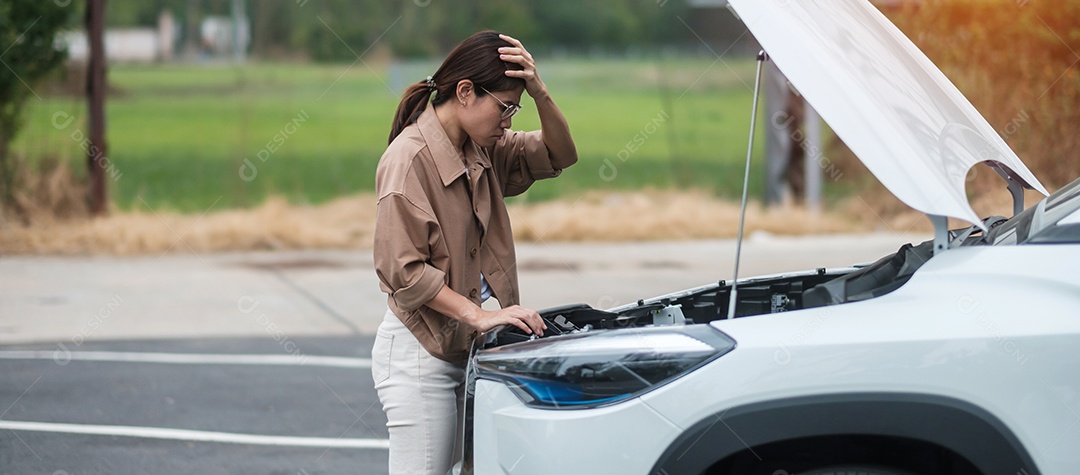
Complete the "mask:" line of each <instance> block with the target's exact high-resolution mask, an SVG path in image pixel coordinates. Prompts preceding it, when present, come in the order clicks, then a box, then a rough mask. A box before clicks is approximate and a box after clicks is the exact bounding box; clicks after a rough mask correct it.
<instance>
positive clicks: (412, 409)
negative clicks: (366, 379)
mask: <svg viewBox="0 0 1080 475" xmlns="http://www.w3.org/2000/svg"><path fill="white" fill-rule="evenodd" d="M371 376H372V378H373V379H374V380H375V390H376V391H377V392H378V394H379V400H380V401H381V402H382V405H383V411H385V412H386V419H387V422H386V427H387V428H388V429H389V430H390V475H405V474H408V475H419V474H430V475H444V474H446V473H447V472H448V471H449V470H450V468H451V467H452V466H453V465H454V464H455V463H457V462H458V459H459V458H460V454H461V424H462V422H461V416H462V414H460V412H461V410H460V408H461V407H463V406H462V401H463V397H464V389H465V368H464V366H463V365H455V364H452V363H448V362H446V361H443V360H440V359H438V358H436V357H434V356H431V354H430V353H428V352H427V350H425V349H424V347H423V346H421V345H420V342H419V341H417V340H416V337H415V336H413V334H412V332H410V331H409V329H408V328H406V327H405V325H404V324H403V323H401V320H400V319H398V318H397V316H396V315H394V313H393V312H392V311H390V310H387V311H386V315H385V316H384V317H383V322H382V324H380V325H379V330H378V332H377V333H376V335H375V346H374V347H373V348H372V350H371Z"/></svg>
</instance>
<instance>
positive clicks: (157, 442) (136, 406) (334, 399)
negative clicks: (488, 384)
mask: <svg viewBox="0 0 1080 475" xmlns="http://www.w3.org/2000/svg"><path fill="white" fill-rule="evenodd" d="M371 342H372V339H371V337H367V336H362V337H347V338H342V337H330V338H302V339H296V340H295V341H294V343H295V348H296V350H297V351H298V353H285V352H283V350H282V348H281V347H280V345H278V344H277V342H275V341H273V340H272V339H268V338H246V339H235V338H231V339H200V340H182V341H168V340H166V341H161V340H142V341H118V342H95V343H86V344H84V345H82V347H80V349H79V353H78V354H76V355H75V358H74V359H70V360H68V359H66V358H65V357H64V356H63V353H62V352H60V353H58V352H57V350H58V348H57V346H56V345H55V344H54V345H8V346H5V347H4V348H2V350H0V374H2V375H3V379H2V381H0V403H2V404H3V406H2V409H0V410H4V409H6V410H5V411H4V412H3V415H2V416H0V424H2V423H4V422H6V421H34V422H38V423H60V424H64V426H62V429H63V430H64V431H63V432H41V431H37V430H10V429H5V430H0V473H4V474H9V473H10V474H27V473H45V474H54V475H63V474H70V475H75V474H85V473H201V474H213V473H228V474H242V473H252V474H289V475H294V474H307V475H315V474H323V473H326V474H330V473H333V474H343V473H358V474H360V473H362V474H380V473H386V471H387V469H386V464H387V451H386V449H385V448H383V447H379V448H353V447H337V448H332V447H322V446H319V447H296V446H291V445H288V444H284V445H271V443H273V444H279V443H283V442H282V440H275V439H270V437H274V436H278V437H279V438H281V439H283V438H284V437H306V438H322V439H333V440H340V441H349V440H357V439H359V440H369V441H372V442H374V443H385V439H386V437H387V432H386V426H385V424H386V417H385V416H384V415H383V412H382V407H381V406H380V405H379V403H378V398H377V396H376V395H375V390H374V388H373V387H372V382H371V374H370V372H369V369H368V368H363V367H326V366H319V365H318V364H317V363H318V362H317V361H313V359H314V358H316V357H318V356H322V355H334V356H346V357H351V358H356V361H358V362H362V360H361V359H362V358H367V357H368V356H369V352H370V346H371ZM25 350H42V351H44V358H43V359H25V358H19V359H10V358H9V357H10V356H12V355H14V356H19V355H20V354H19V353H12V351H25ZM103 351H107V352H110V353H112V354H113V355H112V356H125V357H131V358H135V359H138V358H140V357H143V358H146V355H145V353H153V354H155V355H170V356H175V355H238V354H244V355H264V356H267V357H271V356H279V357H280V356H285V357H286V358H284V364H279V363H274V360H269V358H264V359H267V360H269V361H267V362H245V363H237V364H230V363H228V362H223V363H214V364H205V363H203V364H199V363H161V362H145V361H130V362H128V361H123V362H119V361H83V360H79V359H78V357H79V355H95V354H97V355H98V356H101V354H100V352H103ZM297 355H299V356H297ZM53 356H57V357H56V358H54V357H53ZM290 358H292V359H295V361H290ZM226 361H227V360H226ZM97 427H104V428H106V430H110V431H113V432H115V429H114V428H115V427H132V428H140V429H141V430H142V431H144V432H145V434H142V436H138V437H132V436H119V435H112V434H101V435H87V434H78V433H70V432H74V431H79V430H84V429H86V428H97ZM153 428H173V429H186V430H191V431H197V432H196V434H202V433H207V432H210V433H224V434H258V435H260V436H270V437H267V439H268V440H266V443H258V444H249V443H243V444H242V443H229V442H226V443H219V442H199V441H196V440H192V439H195V438H197V437H185V436H184V434H180V436H179V437H178V438H179V440H171V439H159V438H156V437H154V436H152V435H150V432H149V429H153ZM283 440H284V439H283ZM285 442H287V440H286V441H285Z"/></svg>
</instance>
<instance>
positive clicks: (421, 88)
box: [387, 30, 525, 143]
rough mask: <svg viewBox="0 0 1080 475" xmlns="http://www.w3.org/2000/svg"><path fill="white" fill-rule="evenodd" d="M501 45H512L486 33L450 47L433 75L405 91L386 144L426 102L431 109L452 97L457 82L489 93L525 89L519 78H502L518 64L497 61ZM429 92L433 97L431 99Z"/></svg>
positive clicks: (490, 33) (481, 92) (418, 113)
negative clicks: (470, 84)
mask: <svg viewBox="0 0 1080 475" xmlns="http://www.w3.org/2000/svg"><path fill="white" fill-rule="evenodd" d="M502 46H513V45H511V44H510V43H509V42H507V41H506V40H504V39H502V38H499V33H498V32H495V31H490V30H488V31H481V32H478V33H475V34H473V35H472V36H470V37H468V38H466V39H465V40H464V41H462V42H461V43H459V44H458V45H457V46H456V47H454V49H453V51H451V52H450V54H449V55H448V56H447V57H446V60H444V61H443V64H442V66H439V70H438V71H435V74H434V75H433V76H429V77H428V78H427V79H426V80H424V81H420V82H418V83H414V84H413V85H411V86H409V87H408V88H407V89H405V94H403V95H402V96H401V103H399V104H398V108H397V112H396V113H395V114H394V122H393V124H392V125H391V127H390V139H389V140H388V141H387V142H388V143H391V142H393V141H394V139H395V138H397V136H398V134H400V133H401V131H402V130H404V129H405V127H408V126H409V125H410V124H413V123H415V122H416V120H417V119H418V118H420V114H422V113H423V112H424V109H425V108H426V107H427V104H428V102H429V101H430V102H431V105H432V106H437V105H439V104H442V103H443V102H446V101H447V100H449V99H450V98H452V97H454V94H456V92H455V91H456V90H457V85H458V82H460V81H462V80H465V79H469V80H471V81H472V82H473V83H474V84H476V85H478V86H481V87H483V88H484V89H487V90H489V91H509V90H511V89H514V88H518V87H525V81H524V80H523V79H520V78H512V77H510V76H507V75H506V73H505V72H506V70H508V69H515V70H520V69H521V65H519V64H517V63H507V62H505V61H503V60H502V59H500V58H499V47H502ZM432 92H434V93H435V97H432ZM483 94H484V92H483V91H482V90H477V91H476V95H477V96H481V95H483Z"/></svg>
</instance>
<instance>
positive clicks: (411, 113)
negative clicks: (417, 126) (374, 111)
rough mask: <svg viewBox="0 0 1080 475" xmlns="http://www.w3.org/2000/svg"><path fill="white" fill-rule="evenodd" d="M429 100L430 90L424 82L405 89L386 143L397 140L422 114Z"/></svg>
mask: <svg viewBox="0 0 1080 475" xmlns="http://www.w3.org/2000/svg"><path fill="white" fill-rule="evenodd" d="M430 98H431V89H430V88H428V85H427V83H426V82H424V81H421V82H419V83H417V84H413V85H411V86H409V87H408V89H405V94H403V95H402V96H401V103H400V104H398V108H397V112H396V113H395V114H394V124H393V126H392V127H391V128H390V140H388V141H387V143H388V144H389V143H391V142H393V141H394V139H395V138H397V136H398V134H400V133H401V131H402V129H404V128H405V127H406V126H408V125H409V124H412V123H415V122H416V119H418V118H419V117H420V114H421V113H423V112H424V108H425V107H427V103H428V99H430Z"/></svg>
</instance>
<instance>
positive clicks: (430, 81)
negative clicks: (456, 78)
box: [424, 76, 438, 90]
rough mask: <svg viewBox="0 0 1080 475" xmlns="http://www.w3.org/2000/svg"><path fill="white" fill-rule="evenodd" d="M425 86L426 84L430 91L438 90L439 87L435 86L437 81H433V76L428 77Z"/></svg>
mask: <svg viewBox="0 0 1080 475" xmlns="http://www.w3.org/2000/svg"><path fill="white" fill-rule="evenodd" d="M424 84H426V85H427V88H428V89H431V90H435V89H438V88H437V87H436V86H435V80H434V79H432V78H431V76H428V77H427V79H424Z"/></svg>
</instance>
